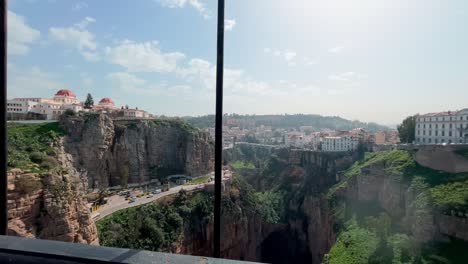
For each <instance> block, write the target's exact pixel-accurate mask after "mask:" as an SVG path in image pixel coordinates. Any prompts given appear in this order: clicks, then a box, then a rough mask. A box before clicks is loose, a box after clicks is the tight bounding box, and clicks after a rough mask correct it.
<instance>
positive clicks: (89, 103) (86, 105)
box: [84, 93, 94, 109]
mask: <svg viewBox="0 0 468 264" xmlns="http://www.w3.org/2000/svg"><path fill="white" fill-rule="evenodd" d="M93 105H94V99H93V96H92V95H91V94H90V93H88V94H87V95H86V101H85V102H84V108H85V109H91V108H93Z"/></svg>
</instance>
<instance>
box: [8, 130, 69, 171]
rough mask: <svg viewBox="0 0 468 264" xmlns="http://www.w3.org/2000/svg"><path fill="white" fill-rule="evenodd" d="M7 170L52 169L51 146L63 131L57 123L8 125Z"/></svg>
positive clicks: (54, 163)
mask: <svg viewBox="0 0 468 264" xmlns="http://www.w3.org/2000/svg"><path fill="white" fill-rule="evenodd" d="M7 129H8V168H9V169H11V168H20V169H23V170H29V171H32V172H44V171H48V170H50V169H52V168H54V167H55V166H56V165H57V162H56V160H55V158H54V156H55V154H56V153H55V149H54V148H53V147H52V145H53V144H54V143H55V142H56V141H57V140H59V139H60V138H61V137H62V136H63V135H64V131H63V130H62V129H61V128H60V127H59V124H58V123H57V122H54V123H42V124H27V125H25V124H16V123H9V124H8V127H7Z"/></svg>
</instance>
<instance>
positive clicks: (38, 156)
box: [29, 151, 46, 164]
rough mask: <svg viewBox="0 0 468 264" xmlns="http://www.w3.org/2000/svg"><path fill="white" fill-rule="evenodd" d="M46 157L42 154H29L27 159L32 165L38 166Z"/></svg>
mask: <svg viewBox="0 0 468 264" xmlns="http://www.w3.org/2000/svg"><path fill="white" fill-rule="evenodd" d="M45 157H46V155H45V154H44V153H42V152H38V151H36V152H32V153H31V154H29V159H30V160H31V161H32V162H34V163H38V164H40V163H41V162H42V161H43V160H44V158H45Z"/></svg>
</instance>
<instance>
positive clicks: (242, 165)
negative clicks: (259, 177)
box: [230, 160, 255, 170]
mask: <svg viewBox="0 0 468 264" xmlns="http://www.w3.org/2000/svg"><path fill="white" fill-rule="evenodd" d="M230 165H231V167H232V168H233V169H235V170H242V169H255V165H254V164H253V163H251V162H243V161H239V160H238V161H236V162H233V163H231V164H230Z"/></svg>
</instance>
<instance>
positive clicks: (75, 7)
mask: <svg viewBox="0 0 468 264" xmlns="http://www.w3.org/2000/svg"><path fill="white" fill-rule="evenodd" d="M84 8H88V4H87V3H85V2H77V3H75V4H74V5H73V7H72V9H73V10H74V11H80V10H81V9H84Z"/></svg>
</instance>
